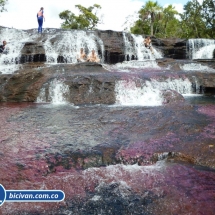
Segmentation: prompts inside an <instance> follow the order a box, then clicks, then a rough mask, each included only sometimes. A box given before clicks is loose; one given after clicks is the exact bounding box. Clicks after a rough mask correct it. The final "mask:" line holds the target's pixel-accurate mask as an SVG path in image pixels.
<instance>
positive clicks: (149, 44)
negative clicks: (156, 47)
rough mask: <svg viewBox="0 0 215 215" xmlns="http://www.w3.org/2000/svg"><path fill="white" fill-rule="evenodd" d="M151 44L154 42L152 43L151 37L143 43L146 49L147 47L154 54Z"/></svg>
mask: <svg viewBox="0 0 215 215" xmlns="http://www.w3.org/2000/svg"><path fill="white" fill-rule="evenodd" d="M151 42H152V41H151V38H150V37H149V36H148V37H146V38H145V39H144V41H143V43H144V45H145V47H146V48H147V49H150V50H151V52H152V54H154V52H153V49H152V45H151Z"/></svg>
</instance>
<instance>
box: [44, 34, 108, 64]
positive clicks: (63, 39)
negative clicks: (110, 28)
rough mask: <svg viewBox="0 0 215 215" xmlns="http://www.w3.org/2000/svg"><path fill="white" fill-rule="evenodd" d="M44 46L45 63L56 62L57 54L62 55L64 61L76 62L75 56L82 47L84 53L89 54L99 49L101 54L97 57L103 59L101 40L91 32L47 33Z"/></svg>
mask: <svg viewBox="0 0 215 215" xmlns="http://www.w3.org/2000/svg"><path fill="white" fill-rule="evenodd" d="M44 48H45V52H46V58H47V63H57V58H58V56H62V57H63V58H64V60H65V63H77V56H78V55H79V53H80V49H81V48H84V50H85V52H86V54H89V53H90V52H91V51H92V50H93V49H94V50H95V52H96V53H97V54H98V50H99V49H100V50H101V53H102V55H101V56H99V57H100V59H101V62H103V60H104V56H103V55H104V45H103V42H102V40H101V39H100V38H98V37H97V36H96V35H95V34H94V33H93V32H85V31H63V32H59V33H55V34H54V35H48V39H47V40H46V42H45V43H44Z"/></svg>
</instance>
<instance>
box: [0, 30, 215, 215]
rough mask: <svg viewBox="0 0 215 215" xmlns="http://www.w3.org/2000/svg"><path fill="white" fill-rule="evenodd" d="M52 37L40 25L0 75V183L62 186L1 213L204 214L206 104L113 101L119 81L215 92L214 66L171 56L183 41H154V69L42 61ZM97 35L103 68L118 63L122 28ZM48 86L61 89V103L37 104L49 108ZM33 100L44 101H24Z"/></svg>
mask: <svg viewBox="0 0 215 215" xmlns="http://www.w3.org/2000/svg"><path fill="white" fill-rule="evenodd" d="M26 32H28V33H29V34H32V35H34V34H35V29H32V30H27V31H26ZM56 32H66V30H59V29H46V30H45V31H44V34H43V35H38V36H36V37H35V39H34V40H33V41H31V42H28V43H25V45H24V46H23V48H22V53H21V58H20V59H21V61H20V62H21V63H22V65H19V66H20V69H19V70H17V71H15V72H14V74H2V75H0V101H1V103H0V183H1V184H2V185H3V186H4V187H5V189H8V190H9V189H10V190H11V189H15V190H25V189H27V190H39V189H43V190H46V189H47V190H51V189H56V190H63V191H64V192H65V199H64V201H62V202H58V203H49V202H43V203H42V202H41V203H39V202H35V203H28V202H25V203H8V202H5V203H4V205H3V206H2V207H1V208H0V214H8V215H11V214H14V215H19V214H20V215H21V214H26V215H30V214H31V215H32V214H44V215H45V214H56V215H57V214H77V215H80V214H81V215H89V214H95V215H97V214H103V215H106V214H119V215H121V214H122V215H124V214H126V215H130V214H137V215H143V214H144V215H172V214H178V215H184V214H193V215H197V214H207V215H213V214H214V211H215V170H214V169H215V144H214V139H215V130H214V127H215V105H214V104H207V103H206V104H195V105H194V104H191V103H189V102H188V101H187V100H186V99H184V97H183V96H182V95H181V93H183V92H181V93H178V92H176V91H174V90H170V89H163V90H161V91H160V92H161V94H159V96H160V97H162V98H163V104H164V105H163V106H154V107H150V106H149V107H146V106H145V107H143V106H131V105H130V106H122V105H121V104H118V103H117V105H116V102H117V101H116V100H117V99H116V95H117V92H116V84H117V83H118V82H119V81H123V82H124V85H122V86H123V87H131V88H132V87H133V88H139V89H141V88H143V87H144V86H146V85H147V84H148V83H152V82H154V85H153V86H154V88H156V85H159V83H161V85H162V84H163V85H165V84H166V83H169V82H171V83H173V84H176V85H177V82H178V81H180V83H181V82H182V83H185V85H184V87H186V83H187V82H188V83H191V84H192V93H208V94H212V95H214V94H215V90H214V89H215V86H214V83H215V73H214V70H213V69H215V66H214V65H215V64H214V62H213V60H211V61H208V60H207V61H206V60H205V61H204V62H203V61H201V62H198V61H190V60H174V59H173V58H176V59H180V58H182V56H183V58H184V48H185V41H184V40H179V39H172V40H157V39H155V38H154V39H153V46H154V45H155V46H157V48H161V49H162V50H163V51H164V53H165V56H166V57H167V58H163V59H157V60H156V62H157V63H158V65H159V67H153V68H150V66H149V67H147V66H146V67H144V68H141V67H139V68H137V67H136V68H135V61H134V62H133V64H132V66H133V68H129V63H127V64H126V67H125V68H123V63H122V65H120V66H121V67H117V65H111V66H110V65H107V64H95V63H78V64H60V62H61V63H62V62H63V63H66V61H65V59H66V57H65V55H64V53H61V55H59V56H58V58H57V61H56V63H57V62H58V64H47V63H46V62H45V61H46V60H47V59H46V56H45V54H46V53H45V52H44V44H45V42H46V41H47V38H48V37H49V36H51V37H52V38H51V39H50V38H49V39H50V40H49V41H50V43H52V44H56V43H57V41H59V37H60V36H59V34H58V35H57V36H56V35H55V34H56ZM89 34H90V32H88V33H87V35H89ZM96 35H97V36H98V37H97V39H98V38H101V39H102V40H103V41H104V47H105V49H104V56H105V57H104V63H117V62H121V61H123V60H124V59H125V58H126V56H125V55H124V48H125V47H124V44H123V43H122V37H123V33H122V32H113V31H97V32H96ZM129 40H130V42H131V43H134V40H132V37H130V38H129ZM96 45H97V46H98V47H100V46H99V41H98V40H97V41H96ZM98 51H99V53H101V52H102V50H101V49H99V48H98ZM169 57H171V58H169ZM141 63H142V66H144V61H143V62H141ZM187 65H188V67H186V66H187ZM202 65H203V66H202ZM204 66H209V67H210V68H207V69H205V67H204ZM187 68H188V69H187ZM130 82H132V83H134V85H131V84H130ZM53 86H55V87H56V86H58V87H62V86H63V87H64V88H66V90H67V91H65V92H64V93H63V97H65V98H66V101H67V102H64V104H63V105H62V104H61V105H54V104H46V103H45V102H53V101H52V100H51V98H50V97H51V96H50V94H51V88H52V87H53ZM153 86H152V88H153ZM168 86H169V85H168ZM182 91H183V89H182ZM133 92H135V93H133V94H136V93H137V92H138V91H133ZM133 94H132V95H133ZM148 94H150V92H148ZM40 95H41V97H43V100H41V101H40V102H44V104H38V103H31V102H35V101H36V100H37V99H38V97H39V96H40ZM44 98H45V99H44ZM4 102H12V103H4ZM16 102H20V103H16Z"/></svg>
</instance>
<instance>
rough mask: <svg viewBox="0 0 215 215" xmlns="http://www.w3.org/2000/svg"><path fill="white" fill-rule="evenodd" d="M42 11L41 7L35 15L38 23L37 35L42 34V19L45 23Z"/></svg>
mask: <svg viewBox="0 0 215 215" xmlns="http://www.w3.org/2000/svg"><path fill="white" fill-rule="evenodd" d="M43 10H44V8H43V7H41V8H40V11H39V12H38V13H37V21H38V25H39V27H38V33H42V27H43V19H44V22H45V16H44V15H43Z"/></svg>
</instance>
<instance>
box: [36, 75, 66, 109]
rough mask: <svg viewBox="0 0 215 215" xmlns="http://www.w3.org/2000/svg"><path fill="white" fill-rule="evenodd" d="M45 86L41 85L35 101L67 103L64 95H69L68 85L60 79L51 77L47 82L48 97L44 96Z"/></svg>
mask: <svg viewBox="0 0 215 215" xmlns="http://www.w3.org/2000/svg"><path fill="white" fill-rule="evenodd" d="M45 92H46V88H45V87H43V88H41V90H40V93H39V95H38V97H37V103H44V102H51V103H52V104H57V105H58V104H67V99H66V97H67V96H68V95H69V92H70V91H69V87H68V85H66V84H64V83H63V82H62V81H61V80H58V79H53V80H52V81H51V82H50V83H49V87H48V97H46V93H45Z"/></svg>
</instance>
